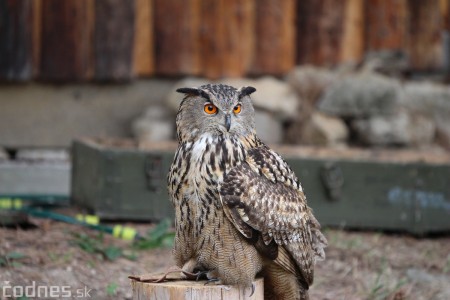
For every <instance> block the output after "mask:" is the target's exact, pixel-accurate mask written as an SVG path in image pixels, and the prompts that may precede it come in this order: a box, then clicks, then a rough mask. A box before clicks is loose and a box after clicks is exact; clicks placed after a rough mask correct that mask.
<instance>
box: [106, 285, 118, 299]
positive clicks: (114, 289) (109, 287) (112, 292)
mask: <svg viewBox="0 0 450 300" xmlns="http://www.w3.org/2000/svg"><path fill="white" fill-rule="evenodd" d="M117 287H118V285H117V283H114V282H113V283H110V284H108V285H107V286H106V293H107V294H108V295H109V296H114V295H116V293H117Z"/></svg>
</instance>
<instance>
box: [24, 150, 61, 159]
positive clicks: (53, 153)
mask: <svg viewBox="0 0 450 300" xmlns="http://www.w3.org/2000/svg"><path fill="white" fill-rule="evenodd" d="M16 160H26V161H69V160H70V154H69V151H68V150H66V149H19V150H18V151H17V153H16Z"/></svg>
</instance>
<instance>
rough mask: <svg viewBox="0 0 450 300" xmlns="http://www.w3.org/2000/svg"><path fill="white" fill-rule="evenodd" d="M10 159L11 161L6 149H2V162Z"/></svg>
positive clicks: (0, 153) (0, 149)
mask: <svg viewBox="0 0 450 300" xmlns="http://www.w3.org/2000/svg"><path fill="white" fill-rule="evenodd" d="M8 159H9V155H8V152H6V150H5V149H3V148H2V147H0V161H2V160H8Z"/></svg>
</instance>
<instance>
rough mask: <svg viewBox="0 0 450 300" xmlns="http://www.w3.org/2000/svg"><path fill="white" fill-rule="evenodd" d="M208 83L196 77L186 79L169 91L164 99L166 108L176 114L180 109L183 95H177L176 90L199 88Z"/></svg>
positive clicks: (206, 80)
mask: <svg viewBox="0 0 450 300" xmlns="http://www.w3.org/2000/svg"><path fill="white" fill-rule="evenodd" d="M209 82H210V81H209V80H208V79H205V78H196V77H186V78H184V79H182V80H180V81H178V82H177V83H175V85H174V86H173V88H172V89H171V90H170V92H169V94H168V95H167V98H166V104H167V106H168V107H169V108H170V109H171V110H172V111H173V112H175V113H176V112H177V111H178V108H179V107H180V103H181V100H182V99H183V95H182V94H180V93H178V92H177V91H176V90H177V89H178V88H182V87H199V86H201V85H204V84H207V83H209Z"/></svg>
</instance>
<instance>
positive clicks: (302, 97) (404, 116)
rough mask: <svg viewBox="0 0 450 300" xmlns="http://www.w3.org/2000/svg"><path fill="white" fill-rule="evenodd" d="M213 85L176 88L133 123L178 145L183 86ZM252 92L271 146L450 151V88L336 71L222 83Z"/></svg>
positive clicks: (145, 134)
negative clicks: (163, 102)
mask: <svg viewBox="0 0 450 300" xmlns="http://www.w3.org/2000/svg"><path fill="white" fill-rule="evenodd" d="M208 82H210V81H208V80H207V79H200V78H186V79H183V80H181V81H179V82H177V83H176V84H175V86H174V88H173V92H171V93H170V94H169V95H168V96H167V101H166V105H165V106H162V105H160V106H158V107H150V108H149V109H148V110H147V111H146V112H144V114H143V115H142V116H141V117H140V118H138V119H137V120H135V122H134V123H133V126H132V127H133V131H134V134H135V136H136V137H137V138H138V139H140V140H142V141H145V142H151V141H161V140H168V139H173V138H174V136H175V133H174V131H175V129H174V124H173V123H174V115H175V114H176V112H177V110H178V106H179V103H180V101H181V99H182V95H180V94H178V93H176V92H175V89H176V88H178V87H198V86H200V85H203V84H205V83H208ZM217 82H220V83H224V84H230V85H233V86H237V87H240V86H253V87H255V88H256V89H257V92H256V93H254V94H252V99H253V103H254V106H255V109H256V126H257V132H258V134H259V136H260V137H261V139H262V140H264V141H265V142H267V143H290V144H305V145H317V146H331V147H335V146H346V145H349V144H350V145H357V146H368V147H426V146H430V145H440V146H442V147H445V148H447V149H450V118H449V117H450V87H448V86H445V85H439V84H436V83H428V82H413V81H409V82H408V81H407V82H402V81H400V80H398V79H396V78H394V77H389V76H386V75H382V74H380V73H375V72H373V71H370V70H365V69H363V70H360V71H348V70H344V71H342V70H341V71H339V70H338V71H331V70H327V69H321V68H316V67H310V66H299V67H297V68H295V69H294V70H292V71H291V72H290V73H289V74H288V75H287V76H286V77H285V78H284V79H283V80H281V79H277V78H274V77H263V78H259V79H224V80H220V81H217Z"/></svg>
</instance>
